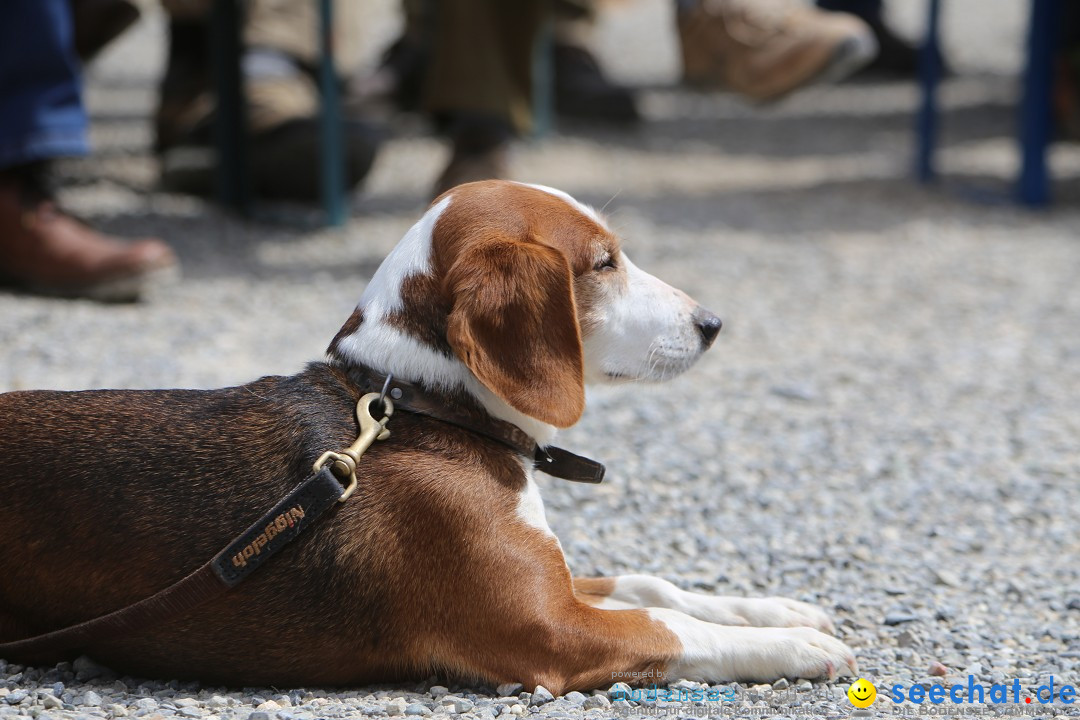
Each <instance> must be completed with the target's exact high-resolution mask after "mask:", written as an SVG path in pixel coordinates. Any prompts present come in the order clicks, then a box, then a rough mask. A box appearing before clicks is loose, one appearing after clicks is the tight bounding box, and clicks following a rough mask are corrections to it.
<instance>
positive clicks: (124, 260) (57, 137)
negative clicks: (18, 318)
mask: <svg viewBox="0 0 1080 720" xmlns="http://www.w3.org/2000/svg"><path fill="white" fill-rule="evenodd" d="M72 32H73V28H72V17H71V7H70V5H69V0H6V2H5V3H4V5H3V8H2V9H0V107H2V108H3V111H2V112H0V273H2V274H3V275H4V276H5V278H6V279H7V280H10V281H12V282H15V283H16V284H19V285H24V286H29V287H32V288H34V289H37V290H42V291H46V292H50V293H58V294H65V295H82V296H89V297H97V298H101V299H132V298H134V297H137V296H138V295H139V293H140V292H141V291H142V289H143V288H144V286H145V283H146V282H147V281H148V280H149V279H151V277H152V276H153V275H155V274H157V272H158V271H162V270H166V269H171V268H173V267H174V266H175V264H176V258H175V256H174V255H173V253H172V251H171V250H170V249H169V247H168V246H167V245H165V244H164V243H162V242H161V241H159V240H144V241H141V242H138V243H134V244H131V245H129V244H125V243H122V242H120V241H118V240H116V239H113V238H109V237H106V236H104V235H101V234H100V233H97V232H95V231H93V230H91V229H90V228H89V227H87V226H86V225H84V224H83V223H81V222H78V221H77V220H75V219H73V218H71V217H70V216H68V215H65V214H64V213H63V212H61V211H60V210H59V209H58V207H57V205H56V202H55V199H54V194H53V191H52V188H51V183H50V177H49V168H48V161H49V160H50V159H51V158H54V157H59V156H65V155H82V154H84V153H85V152H86V151H87V149H88V143H87V118H86V112H85V110H84V108H83V104H82V86H81V78H80V74H79V63H78V60H77V58H76V55H75V45H74V40H73V35H72Z"/></svg>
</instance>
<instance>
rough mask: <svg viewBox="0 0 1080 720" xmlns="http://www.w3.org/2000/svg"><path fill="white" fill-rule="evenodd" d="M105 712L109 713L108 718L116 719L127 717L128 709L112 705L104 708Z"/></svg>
mask: <svg viewBox="0 0 1080 720" xmlns="http://www.w3.org/2000/svg"><path fill="white" fill-rule="evenodd" d="M105 710H106V711H107V712H108V713H109V716H110V717H114V718H118V717H127V716H128V709H127V708H126V707H124V706H123V705H117V704H116V703H112V704H111V705H109V706H108V707H106V708H105Z"/></svg>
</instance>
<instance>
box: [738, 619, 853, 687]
mask: <svg viewBox="0 0 1080 720" xmlns="http://www.w3.org/2000/svg"><path fill="white" fill-rule="evenodd" d="M731 630H732V631H741V632H742V633H744V634H745V637H744V638H742V642H740V643H739V646H738V650H737V652H736V653H735V654H734V655H733V656H732V658H731V661H732V668H731V670H732V673H733V675H734V676H735V677H733V678H732V679H735V680H744V681H756V682H766V681H768V682H771V681H773V680H776V679H778V678H781V677H789V678H796V677H803V678H810V679H812V680H813V679H822V680H834V679H836V678H837V677H838V676H840V675H856V674H858V672H859V667H858V664H857V663H856V662H855V654H854V653H853V652H852V651H851V648H849V647H848V646H847V645H845V644H844V643H842V642H840V641H839V640H837V639H836V638H834V637H832V636H830V635H826V634H825V633H823V632H820V631H818V630H814V629H813V628H808V627H793V628H731Z"/></svg>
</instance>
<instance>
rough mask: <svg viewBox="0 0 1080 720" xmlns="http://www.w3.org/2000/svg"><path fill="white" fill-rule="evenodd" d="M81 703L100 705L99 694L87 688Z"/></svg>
mask: <svg viewBox="0 0 1080 720" xmlns="http://www.w3.org/2000/svg"><path fill="white" fill-rule="evenodd" d="M82 704H83V705H90V706H91V707H100V706H101V696H100V695H98V694H97V693H96V692H94V691H93V690H87V691H86V694H85V695H83V699H82Z"/></svg>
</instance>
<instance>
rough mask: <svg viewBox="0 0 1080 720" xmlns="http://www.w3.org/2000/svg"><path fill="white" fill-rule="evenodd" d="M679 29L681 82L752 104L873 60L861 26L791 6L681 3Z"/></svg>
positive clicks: (765, 1)
mask: <svg viewBox="0 0 1080 720" xmlns="http://www.w3.org/2000/svg"><path fill="white" fill-rule="evenodd" d="M678 23H679V38H680V40H681V46H682V56H683V71H684V76H685V79H686V81H687V83H689V84H691V85H696V86H701V87H706V88H725V89H728V90H732V91H734V92H737V93H739V94H741V95H745V96H747V97H749V98H751V99H754V100H761V101H767V100H776V99H779V98H781V97H783V96H784V95H787V94H788V93H790V92H792V91H794V90H797V89H799V88H801V87H804V86H806V85H809V84H811V83H814V82H819V81H827V82H835V81H837V80H840V79H842V78H844V77H847V76H848V75H850V74H851V73H853V72H855V71H856V70H858V69H860V68H861V67H863V66H864V65H866V64H867V63H869V62H870V61H871V60H873V59H874V56H875V55H876V53H877V42H876V41H875V40H874V34H873V32H872V31H871V29H870V27H869V26H868V25H867V24H866V23H865V22H863V21H862V20H860V19H858V18H857V17H855V16H854V15H848V14H846V13H837V12H827V11H824V10H818V9H817V8H814V7H812V6H809V5H806V4H804V3H802V2H799V1H798V0H687V1H686V2H682V3H680V9H679V13H678Z"/></svg>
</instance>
